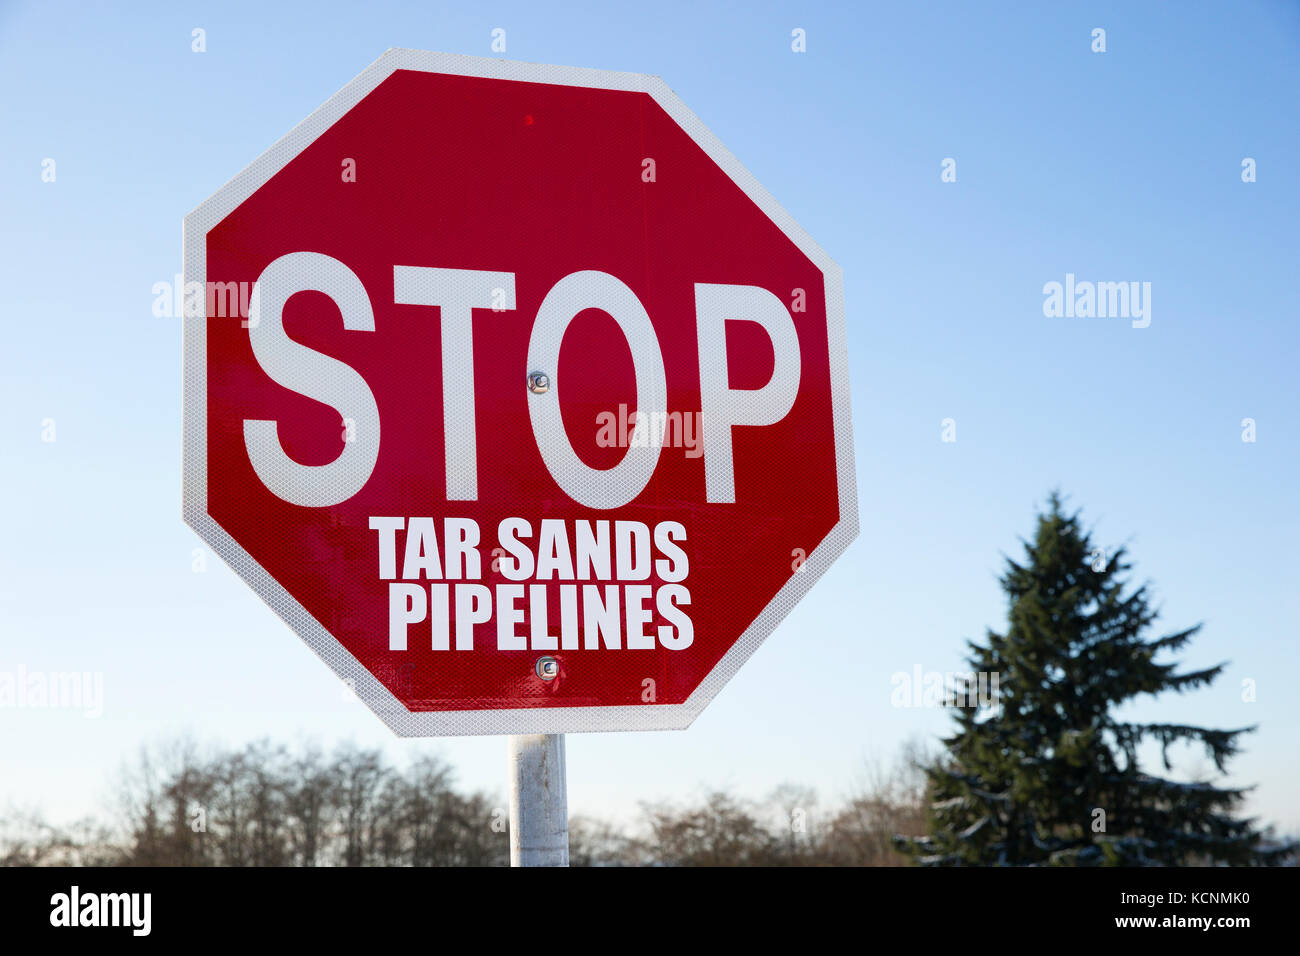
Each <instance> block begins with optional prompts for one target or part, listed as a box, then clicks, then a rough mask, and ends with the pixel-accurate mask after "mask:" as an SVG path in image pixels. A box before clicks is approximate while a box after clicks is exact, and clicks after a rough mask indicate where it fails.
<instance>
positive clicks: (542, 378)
mask: <svg viewBox="0 0 1300 956" xmlns="http://www.w3.org/2000/svg"><path fill="white" fill-rule="evenodd" d="M550 388H551V380H550V379H549V378H547V376H546V373H545V372H529V373H528V391H530V392H532V393H533V394H534V395H545V394H546V393H547V392H548V391H549V390H550Z"/></svg>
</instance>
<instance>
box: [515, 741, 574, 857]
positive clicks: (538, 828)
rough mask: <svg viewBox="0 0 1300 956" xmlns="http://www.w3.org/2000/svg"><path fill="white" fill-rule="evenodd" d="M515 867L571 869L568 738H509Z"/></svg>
mask: <svg viewBox="0 0 1300 956" xmlns="http://www.w3.org/2000/svg"><path fill="white" fill-rule="evenodd" d="M509 747H510V865H511V866H568V865H569V800H568V790H567V783H566V781H565V775H564V734H522V735H518V736H513V737H511V738H510V745H509Z"/></svg>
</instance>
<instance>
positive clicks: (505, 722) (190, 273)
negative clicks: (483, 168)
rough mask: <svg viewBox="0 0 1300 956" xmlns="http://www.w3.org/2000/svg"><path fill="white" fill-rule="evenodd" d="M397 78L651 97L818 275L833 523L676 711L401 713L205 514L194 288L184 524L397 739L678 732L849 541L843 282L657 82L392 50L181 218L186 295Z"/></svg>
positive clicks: (202, 328)
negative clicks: (259, 209) (835, 494)
mask: <svg viewBox="0 0 1300 956" xmlns="http://www.w3.org/2000/svg"><path fill="white" fill-rule="evenodd" d="M396 70H415V71H420V72H426V73H449V74H455V75H459V76H477V77H491V78H495V79H502V80H515V81H522V82H532V83H550V84H558V85H565V86H584V87H592V88H597V89H611V90H629V91H636V92H641V93H648V94H649V95H650V96H652V97H653V98H654V99H655V101H656V102H657V103H658V104H659V105H660V107H662V108H663V109H664V111H665V112H667V113H668V115H669V116H671V117H672V118H673V119H674V120H675V121H676V122H677V124H678V125H679V126H680V127H681V128H682V129H683V130H684V131H685V132H686V134H687V135H688V136H690V137H691V138H692V139H693V140H694V141H695V142H696V144H697V145H698V146H699V147H700V148H701V149H702V150H704V152H705V153H706V154H708V156H709V157H710V158H711V159H712V160H713V161H714V162H715V163H716V164H717V165H718V166H719V167H720V168H721V169H722V170H723V172H725V173H726V174H727V175H728V176H730V177H731V179H732V180H733V181H734V182H735V183H736V185H738V186H739V187H740V188H741V189H742V190H744V192H745V193H746V194H747V195H748V196H749V198H750V199H751V200H753V202H754V203H755V204H756V205H757V206H758V207H759V208H760V209H762V210H763V212H764V213H766V214H767V216H768V217H769V218H770V219H771V220H772V222H774V223H775V224H776V225H777V227H778V228H780V229H781V230H782V231H783V232H784V233H785V234H786V235H787V236H788V237H789V238H790V239H791V241H793V242H794V244H795V245H796V246H798V247H799V249H800V250H801V251H802V252H803V253H804V255H806V256H807V257H808V258H809V259H810V260H812V262H813V263H814V264H815V265H816V266H817V267H818V268H819V269H820V270H821V272H822V275H823V276H824V278H825V298H826V325H827V332H828V342H827V346H828V349H829V356H830V373H831V397H832V403H833V413H834V419H835V421H834V426H835V447H836V464H837V471H838V475H837V477H838V481H839V490H840V519H839V522H838V523H837V524H836V525H835V526H834V527H833V528H832V529H831V531H830V532H829V533H828V534H827V535H826V537H825V538H824V539H823V540H822V542H821V543H820V544H819V545H818V546H817V548H816V549H814V551H813V552H812V554H810V555H808V557H807V559H806V561H805V563H804V565H803V567H802V568H801V569H800V570H799V571H798V572H796V573H793V574H792V575H791V576H790V580H789V581H787V582H786V584H785V586H784V587H782V588H781V590H780V591H778V592H777V594H776V596H775V597H774V598H773V599H772V600H771V601H770V602H768V604H767V606H766V607H765V608H764V610H763V612H762V613H761V614H759V615H758V617H757V618H756V619H755V620H754V622H753V623H752V624H750V626H749V628H748V629H747V630H746V631H745V632H744V634H742V635H741V637H740V639H739V640H737V641H736V643H735V644H734V645H732V647H731V649H730V650H728V651H727V653H726V654H725V655H723V657H722V659H721V660H719V661H718V663H717V664H716V665H715V666H714V668H713V670H712V671H711V672H710V673H709V674H708V676H707V677H705V679H704V680H703V681H702V682H701V683H700V685H699V686H698V687H697V688H696V689H695V691H694V692H693V693H692V694H691V696H690V697H689V698H687V700H686V701H684V702H683V703H680V704H644V705H640V706H619V707H543V708H538V707H525V708H517V709H510V710H464V711H438V712H413V711H410V710H407V708H406V706H405V705H404V704H402V702H401V701H400V700H398V698H397V697H396V696H395V695H394V694H393V693H392V692H391V691H390V690H388V688H387V687H385V686H384V685H383V684H382V683H380V681H379V680H378V679H377V678H376V677H375V676H374V675H373V674H371V673H370V672H369V671H368V670H367V669H366V668H365V667H363V666H362V665H361V663H360V662H359V661H358V660H357V659H356V658H355V657H353V656H352V654H351V652H349V651H348V650H347V649H346V648H345V647H344V646H343V645H342V644H341V643H339V641H338V639H337V638H335V637H334V635H332V634H331V633H330V632H329V631H328V630H327V629H326V628H324V627H323V626H322V625H321V624H320V622H318V621H317V620H316V619H315V618H314V617H313V616H312V615H311V614H310V613H308V611H307V610H306V609H305V608H304V607H303V606H302V605H301V604H299V603H298V601H297V600H296V599H295V598H294V597H293V596H292V595H291V594H289V592H288V591H287V590H285V589H284V587H282V586H281V585H280V583H279V582H278V581H276V580H275V578H273V577H272V576H271V574H270V573H269V572H267V571H266V570H265V569H264V568H263V567H262V566H261V565H260V564H258V562H257V561H256V560H254V559H253V557H252V556H251V555H250V554H249V553H248V552H247V551H245V550H244V548H243V547H242V546H241V545H240V544H239V543H238V542H237V541H235V539H234V538H232V537H231V536H230V535H229V534H228V533H227V532H226V530H225V529H224V528H222V527H221V525H220V524H218V523H217V521H216V520H215V519H213V518H212V517H211V516H210V515H209V514H208V510H207V501H208V498H207V429H206V424H207V363H206V336H207V317H206V295H205V294H204V292H203V291H200V292H199V296H200V297H201V298H202V299H203V302H202V303H199V304H197V308H196V309H195V311H197V312H201V313H204V314H203V315H202V316H201V317H191V315H190V307H191V297H190V296H189V295H188V293H187V294H186V296H185V304H186V310H185V313H184V316H183V318H182V323H183V334H182V369H183V381H182V402H183V413H182V426H181V431H182V439H181V440H182V481H181V497H182V514H183V517H184V520H185V522H186V523H187V524H188V525H189V526H190V527H191V528H193V529H194V531H195V532H196V533H197V534H198V536H199V537H200V538H201V539H202V540H203V541H204V542H205V543H206V544H207V545H208V546H209V547H210V548H212V550H213V551H214V552H216V554H218V555H219V556H220V557H221V558H222V559H223V560H224V561H225V562H226V563H227V564H228V565H230V567H231V568H232V569H233V570H234V571H235V573H236V574H238V575H239V576H240V577H241V578H242V579H243V580H244V581H245V582H247V583H248V585H249V586H250V587H252V589H253V590H254V591H255V592H257V594H258V596H260V597H261V598H262V600H263V601H265V602H266V603H267V604H268V605H269V606H270V607H271V608H272V610H274V611H275V612H276V614H278V615H279V616H280V618H281V619H282V620H283V621H284V622H285V623H286V624H288V625H289V627H290V629H292V630H293V631H294V632H295V633H296V634H297V635H298V636H299V637H301V638H302V640H303V641H304V642H305V643H306V644H307V646H308V647H310V648H311V649H312V650H313V651H315V652H316V654H317V656H319V657H320V658H321V660H323V661H324V662H325V663H326V664H327V665H329V667H330V669H331V670H333V671H334V673H336V674H337V675H338V676H339V677H340V678H342V679H343V680H344V681H346V682H347V683H348V684H349V685H350V686H351V687H352V689H353V691H354V692H355V693H356V696H357V697H358V698H359V699H360V700H362V701H363V702H365V704H366V705H367V706H369V707H370V709H371V710H373V711H374V712H375V714H376V715H377V716H378V717H379V719H380V720H382V721H383V722H384V723H385V724H387V725H388V727H389V728H391V729H392V730H393V731H394V733H396V734H398V735H399V736H402V737H427V736H456V735H471V734H557V733H584V732H590V731H626V730H681V729H685V728H686V727H688V726H690V724H691V722H692V721H694V720H695V718H696V717H697V716H698V715H699V714H700V712H701V711H702V710H703V709H704V707H705V706H706V705H707V704H708V703H709V701H710V700H712V699H713V697H714V696H715V695H717V693H718V692H719V691H720V690H721V689H722V687H723V685H724V684H726V683H727V681H728V680H730V679H731V677H732V675H733V674H735V673H736V671H737V670H739V669H740V666H741V665H742V664H743V663H744V662H745V661H746V660H747V659H748V658H749V656H750V655H751V654H753V653H754V651H756V650H757V649H758V646H759V645H760V644H761V643H762V642H763V641H764V640H765V639H766V638H767V637H768V635H770V634H771V633H772V631H774V630H775V629H776V627H777V625H778V624H779V623H780V622H781V621H782V619H784V618H785V616H786V615H787V614H788V613H789V612H790V610H791V609H792V608H793V607H794V606H795V604H797V603H798V602H799V600H800V599H801V598H803V596H804V595H805V594H806V593H807V592H808V591H809V589H811V588H812V586H813V584H814V583H816V581H817V579H818V578H820V577H821V576H822V574H823V573H825V571H826V570H827V569H828V568H829V567H830V566H831V564H832V563H833V562H834V561H835V559H836V558H838V557H839V556H840V555H841V554H842V553H843V552H844V551H845V549H846V548H847V547H848V546H849V544H850V543H851V542H852V541H853V539H854V538H855V537H857V534H858V498H857V477H856V472H855V468H854V455H853V427H852V420H851V409H850V403H849V386H848V372H849V368H848V348H847V343H846V339H845V313H844V286H843V276H842V273H841V270H840V267H839V266H838V265H837V264H836V263H835V262H834V261H833V260H832V259H831V258H830V256H828V255H827V254H826V252H825V251H824V250H823V249H822V248H821V247H820V246H819V245H817V243H816V242H814V241H813V239H812V237H811V236H809V235H808V233H806V232H805V231H804V230H803V228H802V227H801V226H800V225H799V224H798V223H797V222H795V220H794V218H793V217H792V216H791V215H790V214H789V213H788V212H786V211H785V209H783V208H782V207H781V205H780V204H779V203H777V201H776V200H775V199H773V198H772V196H771V195H770V194H769V193H768V192H767V190H765V189H764V188H763V187H762V186H761V185H760V184H759V182H758V180H756V179H755V178H754V177H753V175H752V174H750V172H749V171H748V170H747V169H745V167H744V166H742V165H741V164H740V161H739V160H737V159H736V157H735V156H733V155H732V154H731V152H730V151H729V150H728V149H727V148H726V147H725V146H723V145H722V142H721V141H720V140H719V139H718V138H717V137H716V136H714V135H713V133H711V132H710V131H709V130H708V128H707V127H705V125H704V123H703V122H701V121H700V119H699V117H697V116H696V115H695V114H694V113H692V112H691V110H690V109H688V108H687V106H686V104H685V103H683V102H682V101H681V100H680V99H679V98H678V97H677V95H676V94H675V93H673V91H672V90H671V89H669V88H668V85H667V84H666V83H664V81H663V80H662V79H660V78H659V77H657V76H651V75H648V74H641V73H619V72H613V71H609V70H594V69H584V68H580V67H566V66H549V65H542V64H535V63H521V62H517V61H511V60H498V59H492V58H488V57H471V56H461V55H458V54H451V53H431V52H426V51H421V50H406V49H397V48H394V49H390V50H388V51H387V52H385V53H384V54H383V55H382V56H381V57H379V59H377V60H376V61H375V62H374V63H372V64H371V65H370V66H369V67H367V68H366V69H365V70H364V71H363V72H362V73H361V74H360V75H359V76H357V77H356V79H354V80H352V82H350V83H348V84H347V86H345V87H343V89H341V90H340V91H339V92H338V93H336V94H335V95H334V96H333V97H331V98H330V99H329V100H328V101H327V102H326V103H325V104H324V105H323V106H321V107H320V108H319V109H317V110H316V111H315V112H313V113H312V114H311V115H310V116H308V117H307V118H306V119H305V120H303V121H302V122H301V123H300V124H298V126H296V127H295V128H294V129H293V130H292V131H290V132H289V133H288V135H286V136H285V137H284V138H283V139H281V140H280V141H279V142H278V143H276V144H275V145H274V146H272V147H271V148H270V149H268V150H267V151H266V152H265V153H263V154H262V155H261V156H260V157H258V158H257V159H256V160H254V161H253V162H252V163H250V164H249V165H248V166H247V167H246V168H245V169H244V170H243V171H242V172H240V173H239V174H238V175H236V176H235V177H234V178H233V179H231V180H230V181H229V182H228V183H226V184H225V185H224V186H222V187H221V189H219V190H218V191H217V192H216V193H215V194H213V195H212V196H211V197H210V198H208V199H207V200H206V201H205V202H203V203H202V204H201V205H200V206H199V207H198V208H197V209H195V210H194V211H193V212H191V213H190V214H189V215H188V216H186V217H185V222H184V247H183V253H182V255H183V259H184V277H185V289H186V290H189V289H193V288H195V287H194V286H193V285H191V283H198V286H197V288H198V289H199V290H206V288H207V285H206V278H207V268H206V242H205V239H206V236H207V234H208V231H209V230H211V229H212V228H213V227H214V226H216V225H217V224H218V223H219V222H221V221H222V220H223V219H224V218H225V217H226V216H228V215H229V214H230V213H231V212H232V211H234V209H235V208H236V207H238V206H239V205H240V203H242V202H243V201H244V200H245V199H247V198H248V197H249V196H251V195H252V194H253V193H254V192H255V191H256V190H257V189H259V188H260V187H261V186H262V185H264V184H265V183H266V182H267V181H268V180H269V179H270V178H271V177H272V176H274V175H275V174H276V173H277V172H279V171H280V170H281V169H282V168H284V166H285V165H286V164H288V163H289V162H290V161H291V160H292V159H293V158H294V157H296V156H297V155H298V154H299V153H301V152H302V151H303V150H304V149H305V148H306V147H307V146H309V145H310V144H311V143H313V142H314V141H315V140H316V139H317V138H318V137H319V136H320V135H321V134H322V133H324V132H325V130H327V129H328V128H329V127H330V126H332V125H333V124H334V123H335V122H336V121H337V120H339V119H340V118H341V117H342V116H343V115H344V114H345V113H346V112H347V111H348V110H350V109H351V108H352V107H353V106H355V105H356V104H357V103H359V102H360V101H361V99H362V98H363V97H365V96H366V95H367V94H368V93H370V92H371V91H372V90H373V89H375V87H377V86H378V85H379V84H380V83H382V82H383V81H384V80H385V79H387V78H388V77H389V76H390V75H391V74H392V73H393V72H394V71H396Z"/></svg>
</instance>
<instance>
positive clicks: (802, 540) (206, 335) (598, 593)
mask: <svg viewBox="0 0 1300 956" xmlns="http://www.w3.org/2000/svg"><path fill="white" fill-rule="evenodd" d="M185 279H186V286H185V295H186V313H185V319H184V340H185V345H184V355H185V359H184V365H185V367H184V375H185V380H184V396H185V408H184V411H185V415H184V509H185V519H186V521H187V522H188V523H189V524H190V525H191V526H192V527H193V528H194V529H195V530H196V531H197V532H198V534H199V535H200V537H202V539H203V540H204V541H205V542H207V543H208V545H210V546H211V547H212V548H213V549H214V550H215V551H216V552H217V553H218V554H219V555H221V557H222V558H223V559H225V561H226V562H228V563H229V564H230V566H231V567H233V568H234V569H235V571H236V572H237V573H238V574H239V575H240V576H241V577H242V578H243V579H244V580H245V581H247V582H248V583H249V584H250V585H251V586H252V587H253V589H254V590H255V591H257V593H258V594H259V595H261V597H262V598H263V599H264V600H265V601H266V602H267V603H268V604H269V605H270V606H271V607H272V608H273V609H274V610H275V611H276V613H277V614H279V615H280V617H281V618H283V619H284V621H285V622H286V623H287V624H288V625H289V626H290V627H291V628H292V629H293V630H294V631H295V632H297V634H298V635H299V636H301V637H302V638H303V640H305V641H306V642H307V643H308V644H309V645H310V646H311V648H312V649H313V650H314V651H315V652H316V653H317V654H318V655H319V656H320V657H321V658H322V659H323V660H324V661H325V662H326V663H327V664H329V665H330V667H332V668H333V669H334V671H335V672H336V673H337V674H338V675H339V676H340V677H343V678H344V679H345V680H347V681H349V682H350V683H351V684H352V686H353V687H354V689H355V691H356V694H357V696H358V697H360V698H361V699H362V700H364V701H365V702H366V703H367V704H368V705H369V706H370V707H371V708H372V709H373V710H374V711H375V713H377V714H378V715H379V716H380V717H381V718H382V719H383V720H384V721H385V722H386V723H387V724H388V725H389V726H390V727H391V728H392V729H393V730H394V731H396V732H397V733H399V734H402V735H434V734H475V733H494V734H512V733H514V734H518V733H562V732H570V731H585V730H649V729H664V728H680V727H685V726H687V725H688V724H689V723H690V722H691V721H692V720H693V719H694V717H695V716H696V715H697V714H698V713H699V712H700V710H701V709H703V707H704V705H705V704H706V703H707V702H708V701H709V700H710V699H711V698H712V697H713V696H714V695H715V694H716V693H717V692H718V691H719V689H721V687H722V685H723V684H724V683H725V682H726V681H727V679H728V678H729V677H730V676H731V675H732V674H734V673H735V672H736V670H737V668H739V666H740V665H741V664H742V663H743V662H744V661H745V659H746V658H747V657H748V656H749V655H750V654H752V653H753V652H754V650H755V649H756V648H757V647H758V645H759V644H760V643H761V642H762V641H763V639H764V638H765V637H766V636H767V635H768V634H769V633H771V631H772V630H773V628H775V627H776V625H777V624H778V623H779V622H780V620H781V619H782V618H783V617H784V616H785V615H786V613H787V612H789V610H790V609H791V608H792V607H793V606H794V604H795V602H797V601H798V600H799V599H800V598H801V597H802V596H803V595H804V593H805V592H807V591H808V589H809V588H810V587H811V586H812V584H813V583H814V581H815V580H816V579H817V577H818V576H819V575H821V574H822V573H823V572H824V571H825V570H826V568H827V567H829V565H830V564H831V562H832V561H833V560H834V559H835V558H836V557H837V556H838V555H839V554H840V553H842V552H843V550H844V549H845V548H846V547H847V546H848V544H849V542H850V541H851V540H852V539H853V537H854V536H855V535H856V534H857V499H856V487H855V481H854V471H853V446H852V431H851V425H850V415H849V392H848V374H847V369H848V363H847V356H846V350H845V339H844V306H843V293H842V288H841V278H840V270H839V267H838V266H836V265H835V263H833V262H832V261H831V260H830V258H829V257H827V255H826V254H825V253H824V252H823V251H822V250H821V249H820V248H819V247H818V246H817V244H816V243H815V242H813V240H812V239H811V238H810V237H809V236H808V235H807V233H805V232H804V231H803V230H802V229H801V228H800V227H799V226H798V225H797V224H796V223H795V221H794V220H793V219H792V218H791V217H790V215H789V214H788V213H786V212H785V210H784V209H782V208H781V207H780V206H779V205H778V204H777V203H776V202H775V201H774V200H773V199H772V197H771V196H769V195H768V193H767V192H766V191H765V190H764V189H763V188H762V187H761V186H760V185H759V184H758V182H757V181H755V179H754V177H753V176H751V175H750V174H749V173H748V172H747V171H746V170H745V168H744V167H742V166H741V165H740V163H739V162H738V161H737V160H736V158H735V157H734V156H732V154H731V153H730V152H728V151H727V149H726V148H725V147H724V146H723V145H722V143H720V142H719V141H718V139H717V138H716V137H714V136H713V134H711V133H710V132H709V131H708V130H707V129H706V128H705V127H704V124H703V123H701V122H700V120H699V119H698V118H697V117H696V116H695V115H694V114H693V113H691V111H690V110H688V109H687V108H686V106H685V105H683V103H682V102H681V101H680V100H679V99H678V98H677V97H676V96H675V95H674V94H673V93H672V91H670V90H669V89H668V87H667V86H666V85H665V84H664V83H663V81H662V80H660V79H659V78H657V77H653V76H643V75H637V74H627V73H610V72H604V71H598V70H584V69H571V68H564V67H554V66H538V65H532V64H524V63H512V62H507V61H502V60H487V59H479V58H471V57H461V56H450V55H444V54H434V53H423V52H416V51H409V50H391V51H389V52H388V53H386V54H384V55H383V56H382V57H380V58H379V60H377V61H376V62H375V63H374V64H373V65H371V66H370V67H369V68H368V69H367V70H366V71H365V72H364V73H362V74H361V75H360V76H359V77H357V78H356V79H355V80H353V81H352V82H351V83H350V84H348V85H347V86H346V87H345V88H344V89H343V90H342V91H340V92H339V93H338V94H337V95H336V96H334V97H333V99H331V100H330V101H329V102H327V103H326V104H325V105H324V106H322V107H321V108H320V109H318V110H317V111H316V112H315V113H313V114H312V115H311V116H310V117H308V119H307V120H306V121H304V122H303V123H302V124H301V125H300V126H298V127H297V128H296V129H294V130H293V131H292V132H291V133H290V134H289V135H288V136H286V137H285V138H284V139H283V140H281V141H280V142H279V143H277V144H276V145H275V146H274V147H272V148H271V149H270V150H269V151H268V152H267V153H266V154H265V155H263V156H262V157H261V158H260V159H258V160H257V161H256V162H254V163H253V164H252V165H251V166H249V167H248V168H247V169H245V170H244V171H243V172H242V173H240V174H239V175H238V176H236V177H235V178H234V179H232V180H231V181H230V182H229V183H228V184H226V186H224V187H223V188H222V189H221V190H220V191H219V192H218V193H216V195H214V196H213V197H212V198H210V199H209V200H208V201H207V202H205V203H203V205H201V206H200V207H199V208H198V209H196V210H195V211H194V212H193V213H191V214H190V215H189V216H188V217H187V218H186V220H185Z"/></svg>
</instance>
